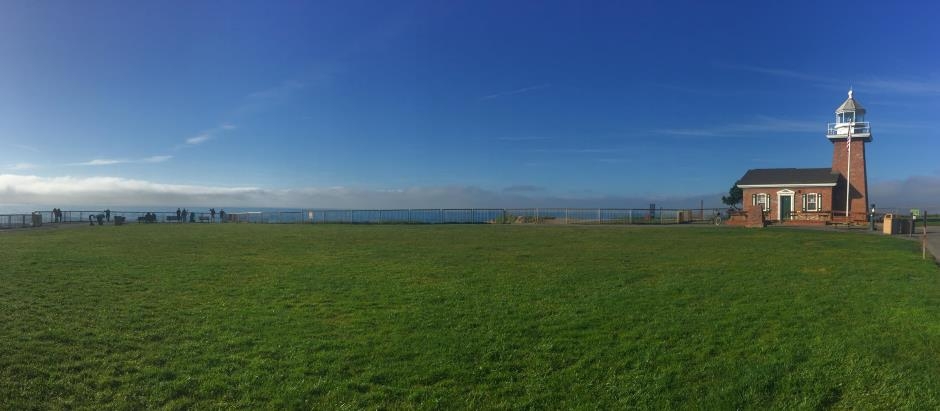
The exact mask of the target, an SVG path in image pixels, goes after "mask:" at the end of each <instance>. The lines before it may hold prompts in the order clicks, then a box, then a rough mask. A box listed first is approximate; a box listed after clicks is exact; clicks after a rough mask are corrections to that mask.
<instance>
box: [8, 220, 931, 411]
mask: <svg viewBox="0 0 940 411" xmlns="http://www.w3.org/2000/svg"><path fill="white" fill-rule="evenodd" d="M0 264H2V269H0V408H2V409H29V408H36V407H42V408H46V407H49V408H74V407H89V408H116V409H140V408H156V407H168V408H189V407H198V408H229V407H236V408H252V409H253V408H276V409H284V408H301V409H313V408H317V409H339V408H350V409H360V408H393V409H397V408H422V409H424V408H439V409H453V408H537V409H538V408H599V409H616V408H624V407H641V408H678V409H684V408H721V409H734V408H751V409H758V408H761V409H762V408H768V407H771V408H777V407H780V408H828V407H835V408H861V409H871V408H884V409H894V408H908V407H909V408H922V409H936V408H940V269H938V268H937V266H936V265H935V264H934V263H933V262H930V261H923V260H921V259H920V253H919V247H918V245H917V244H916V243H915V242H908V241H903V240H898V239H891V238H884V237H881V236H875V235H864V234H858V233H834V232H821V231H801V230H786V229H764V230H745V229H734V228H727V227H720V228H716V227H685V228H683V227H633V228H631V227H570V226H562V227H558V226H553V227H548V226H541V227H540V226H513V225H496V226H479V225H477V226H458V225H449V226H349V225H325V226H311V225H307V226H299V225H247V224H242V225H235V224H227V225H208V224H203V225H196V224H192V225H170V224H165V225H137V224H131V225H129V226H123V227H112V226H107V227H82V228H74V229H49V230H46V229H43V230H35V231H18V232H6V233H0Z"/></svg>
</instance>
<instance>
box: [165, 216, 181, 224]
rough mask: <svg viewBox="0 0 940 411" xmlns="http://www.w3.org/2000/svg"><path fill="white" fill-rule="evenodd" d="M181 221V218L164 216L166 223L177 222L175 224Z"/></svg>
mask: <svg viewBox="0 0 940 411" xmlns="http://www.w3.org/2000/svg"><path fill="white" fill-rule="evenodd" d="M181 219H182V218H181V217H177V216H175V215H168V216H166V221H177V222H178V221H180V220H181Z"/></svg>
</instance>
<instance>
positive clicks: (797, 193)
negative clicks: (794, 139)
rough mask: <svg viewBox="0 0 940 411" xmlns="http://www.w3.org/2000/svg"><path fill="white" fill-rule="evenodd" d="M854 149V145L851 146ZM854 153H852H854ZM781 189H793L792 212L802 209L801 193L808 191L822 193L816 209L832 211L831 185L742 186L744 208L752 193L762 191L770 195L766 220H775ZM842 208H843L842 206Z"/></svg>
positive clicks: (747, 204)
mask: <svg viewBox="0 0 940 411" xmlns="http://www.w3.org/2000/svg"><path fill="white" fill-rule="evenodd" d="M852 149H853V150H854V149H855V147H852ZM854 154H855V153H853V155H854ZM853 180H854V178H853ZM782 190H790V191H793V212H794V213H796V212H800V211H802V210H803V194H809V193H819V194H822V202H821V207H820V208H819V209H818V210H819V211H821V212H831V211H832V204H833V203H832V201H833V195H834V194H833V192H832V187H786V188H784V187H769V188H744V189H742V191H744V199H743V201H744V209H745V210H750V208H749V207H750V206H751V199H752V196H753V195H754V194H758V193H764V194H767V195H768V197H770V211H767V212H766V219H767V221H777V220H778V216H779V209H780V204H779V203H778V198H777V192H778V191H782ZM842 199H843V200H842V201H845V196H844V195H843V197H842ZM842 208H845V206H843V207H842Z"/></svg>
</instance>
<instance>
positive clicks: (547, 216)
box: [0, 208, 722, 228]
mask: <svg viewBox="0 0 940 411" xmlns="http://www.w3.org/2000/svg"><path fill="white" fill-rule="evenodd" d="M721 213H722V209H719V208H698V209H667V208H655V209H649V208H644V209H638V208H633V209H629V208H418V209H381V210H372V209H303V210H297V211H254V212H232V213H226V214H225V215H224V218H223V217H222V215H221V214H215V215H214V216H213V215H212V214H210V213H207V212H193V213H188V214H187V215H186V216H185V217H184V216H182V215H181V216H180V218H179V219H177V214H176V212H175V211H156V212H142V211H119V210H118V211H111V212H110V214H108V215H107V216H105V215H104V214H105V213H104V212H102V211H100V210H69V211H61V214H60V215H59V216H58V217H57V216H56V215H54V214H53V212H52V211H37V212H35V213H33V214H15V215H0V228H15V227H31V226H35V225H41V224H42V223H46V224H49V223H52V224H75V223H85V224H88V223H89V222H90V220H97V216H98V215H102V216H103V218H104V220H105V221H106V222H112V221H114V220H115V217H121V218H123V219H124V223H138V222H140V223H161V224H164V223H256V224H578V225H591V224H680V223H702V222H712V221H713V220H714V218H715V216H718V215H721ZM148 216H149V217H148Z"/></svg>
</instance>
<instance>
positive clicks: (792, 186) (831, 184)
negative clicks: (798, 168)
mask: <svg viewBox="0 0 940 411" xmlns="http://www.w3.org/2000/svg"><path fill="white" fill-rule="evenodd" d="M835 186H836V183H786V184H738V187H739V188H773V187H786V188H794V187H835Z"/></svg>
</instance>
